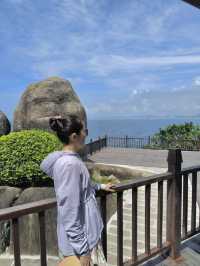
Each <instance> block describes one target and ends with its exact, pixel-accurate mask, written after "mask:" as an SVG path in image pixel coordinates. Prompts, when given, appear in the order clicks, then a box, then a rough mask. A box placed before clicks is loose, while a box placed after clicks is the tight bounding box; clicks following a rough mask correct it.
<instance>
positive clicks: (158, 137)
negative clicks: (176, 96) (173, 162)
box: [145, 122, 200, 150]
mask: <svg viewBox="0 0 200 266" xmlns="http://www.w3.org/2000/svg"><path fill="white" fill-rule="evenodd" d="M148 147H151V148H162V149H164V148H175V147H176V148H182V149H189V150H193V149H194V150H195V149H199V147H200V126H199V125H194V124H193V122H189V123H188V122H185V123H184V124H178V125H176V124H172V125H168V126H166V127H165V128H160V130H159V132H158V133H156V134H155V135H154V136H153V137H151V144H150V145H146V146H145V148H148Z"/></svg>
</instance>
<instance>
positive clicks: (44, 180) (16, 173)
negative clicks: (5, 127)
mask: <svg viewBox="0 0 200 266" xmlns="http://www.w3.org/2000/svg"><path fill="white" fill-rule="evenodd" d="M62 147H63V144H62V143H61V142H60V141H59V139H58V138H57V136H56V135H55V134H54V133H50V132H48V131H45V130H41V129H32V130H22V131H17V132H11V133H10V134H8V135H5V136H1V137H0V185H1V186H2V185H8V186H17V187H30V186H53V180H52V179H51V178H50V177H48V176H47V175H46V174H45V173H43V172H42V171H41V170H40V167H39V166H40V163H41V161H42V160H43V159H44V157H46V156H47V155H48V154H49V153H50V152H52V151H55V150H60V149H62Z"/></svg>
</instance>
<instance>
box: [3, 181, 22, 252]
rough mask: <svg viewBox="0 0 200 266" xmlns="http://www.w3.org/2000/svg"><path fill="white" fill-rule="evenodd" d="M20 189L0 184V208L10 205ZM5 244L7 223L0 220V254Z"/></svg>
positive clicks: (7, 237)
mask: <svg viewBox="0 0 200 266" xmlns="http://www.w3.org/2000/svg"><path fill="white" fill-rule="evenodd" d="M21 191H22V190H21V189H20V188H16V187H9V186H0V209H4V208H8V207H10V206H12V204H13V202H14V201H15V200H16V199H17V198H18V197H19V195H20V193H21ZM7 245H9V223H8V221H0V254H1V253H2V252H4V251H5V249H6V246H7Z"/></svg>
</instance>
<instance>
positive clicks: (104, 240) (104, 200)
mask: <svg viewBox="0 0 200 266" xmlns="http://www.w3.org/2000/svg"><path fill="white" fill-rule="evenodd" d="M101 214H102V220H103V223H104V228H103V231H102V246H103V251H104V256H105V258H106V260H107V197H106V195H103V196H101Z"/></svg>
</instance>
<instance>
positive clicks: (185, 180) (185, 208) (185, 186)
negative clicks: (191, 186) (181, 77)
mask: <svg viewBox="0 0 200 266" xmlns="http://www.w3.org/2000/svg"><path fill="white" fill-rule="evenodd" d="M187 224H188V174H184V175H183V223H182V232H183V237H186V236H187Z"/></svg>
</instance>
